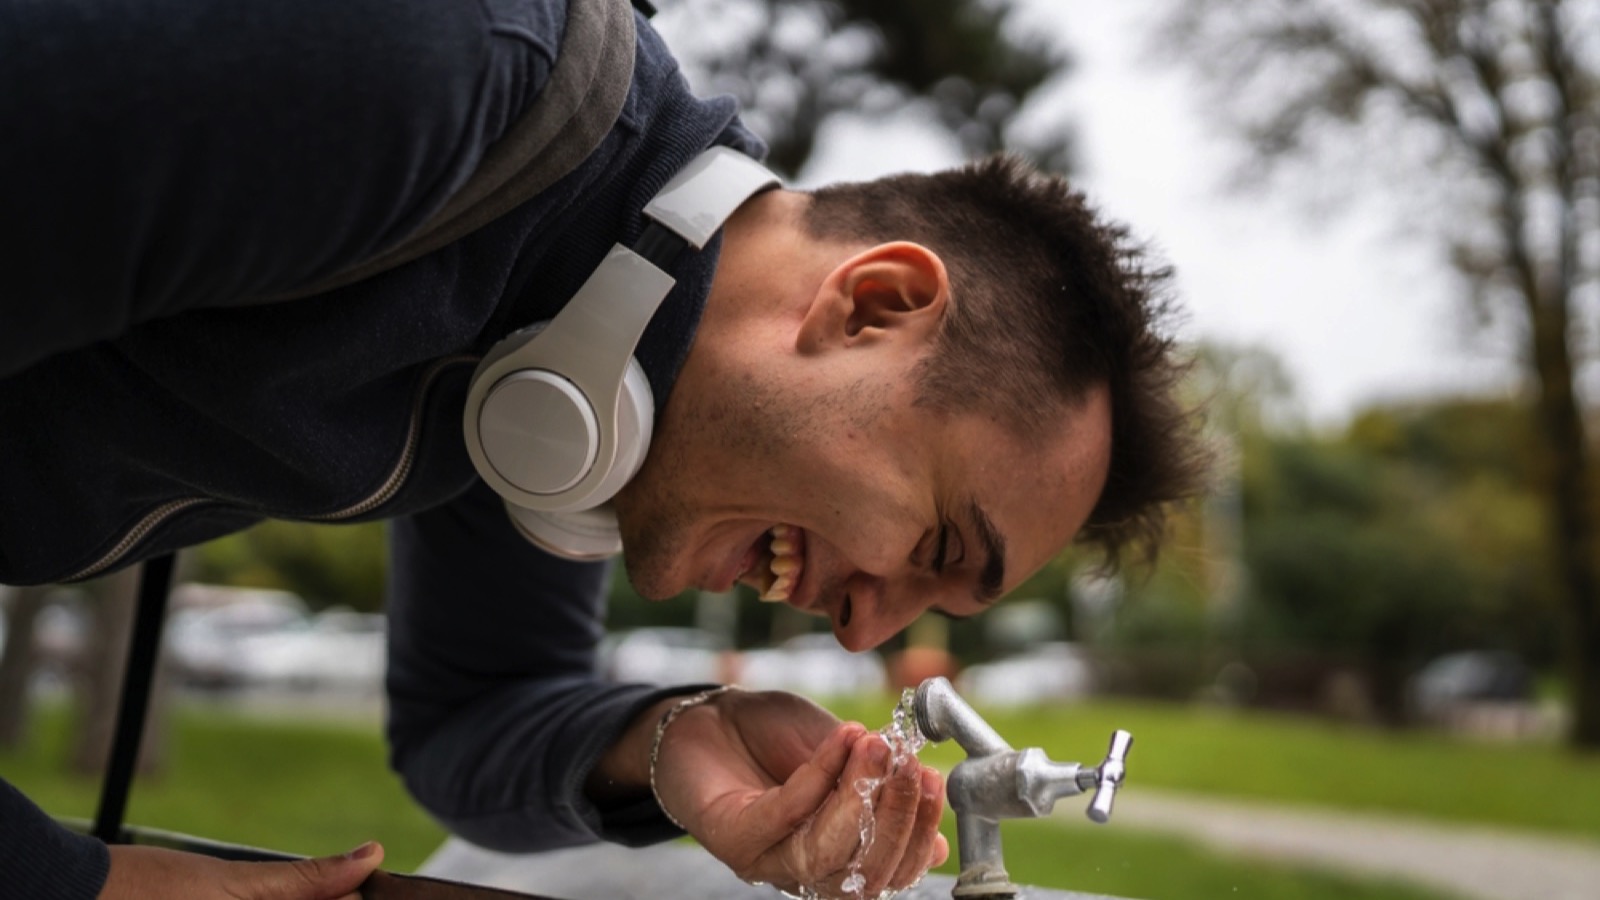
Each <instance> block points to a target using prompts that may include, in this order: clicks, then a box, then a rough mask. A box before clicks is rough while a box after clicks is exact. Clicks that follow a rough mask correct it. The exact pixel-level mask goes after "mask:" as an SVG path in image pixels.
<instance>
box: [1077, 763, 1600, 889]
mask: <svg viewBox="0 0 1600 900" xmlns="http://www.w3.org/2000/svg"><path fill="white" fill-rule="evenodd" d="M1528 802H1530V803H1537V802H1538V798H1536V797H1530V798H1529V800H1528ZM1595 802H1597V803H1600V798H1596V800H1595ZM1063 807H1066V811H1065V812H1064V811H1063V810H1062V809H1061V808H1058V809H1057V813H1056V815H1057V816H1058V817H1062V818H1069V819H1075V820H1080V821H1081V820H1082V811H1081V810H1079V809H1077V808H1076V807H1071V806H1070V805H1068V804H1063ZM1114 821H1115V824H1116V825H1120V826H1122V827H1127V828H1140V829H1146V830H1151V831H1162V832H1168V833H1173V834H1178V835H1182V836H1185V837H1188V838H1191V839H1193V840H1196V841H1199V842H1201V843H1203V844H1206V845H1208V846H1211V847H1213V848H1216V849H1219V850H1225V851H1229V852H1238V853H1243V854H1249V855H1253V856H1259V857H1269V858H1275V859H1280V860H1285V861H1293V862H1298V863H1310V864H1315V865H1320V866H1325V867H1327V868H1330V869H1335V870H1338V871H1341V872H1349V873H1352V874H1355V873H1361V874H1371V875H1383V876H1393V877H1399V878H1405V879H1409V880H1411V881H1413V882H1416V883H1419V884H1423V885H1427V886H1430V887H1434V888H1440V889H1443V890H1445V891H1448V892H1450V893H1453V894H1455V895H1457V896H1460V897H1463V898H1470V900H1600V835H1597V836H1596V839H1595V840H1594V841H1582V840H1578V839H1574V838H1562V837H1551V836H1546V835H1543V834H1539V833H1533V832H1526V831H1510V830H1505V829H1498V828H1488V827H1473V826H1453V825H1442V824H1439V823H1436V822H1433V821H1422V820H1417V819H1408V818H1402V817H1398V816H1376V815H1361V814H1353V813H1337V812H1329V811H1327V810H1325V809H1305V808H1299V807H1284V806H1272V805H1254V804H1246V803H1241V802H1236V801H1223V800H1213V799H1205V798H1201V797H1197V796H1192V795H1186V794H1179V793H1168V792H1164V791H1158V790H1152V789H1150V788H1144V787H1139V788H1137V789H1135V786H1134V785H1129V790H1127V791H1125V792H1124V793H1123V794H1122V796H1119V797H1118V798H1117V811H1116V818H1115V820H1114ZM1084 825H1085V827H1095V826H1090V825H1088V823H1084Z"/></svg>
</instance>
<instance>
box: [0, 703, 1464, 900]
mask: <svg viewBox="0 0 1600 900" xmlns="http://www.w3.org/2000/svg"><path fill="white" fill-rule="evenodd" d="M859 708H860V709H861V711H862V714H863V715H864V716H865V717H866V718H867V719H868V720H869V721H871V722H872V723H874V724H876V723H877V721H878V720H879V719H883V718H886V717H887V716H886V711H887V710H888V709H889V707H888V705H887V700H885V701H883V702H882V703H880V702H878V701H877V700H873V701H868V702H864V703H862V704H860V707H859ZM876 709H882V710H884V711H885V713H884V714H877V713H873V712H872V711H873V710H876ZM1093 709H1094V715H1095V716H1096V717H1099V716H1101V715H1111V716H1112V718H1115V719H1117V720H1118V721H1129V723H1130V724H1131V725H1133V727H1134V728H1135V729H1143V731H1144V732H1147V733H1152V734H1153V733H1168V732H1172V733H1177V732H1181V731H1184V728H1182V727H1180V726H1179V724H1178V723H1182V722H1186V721H1187V716H1188V714H1187V713H1185V712H1184V711H1181V710H1167V711H1165V715H1164V716H1163V715H1161V711H1160V710H1155V709H1152V710H1147V711H1146V712H1145V714H1144V715H1145V716H1146V718H1144V719H1140V720H1139V721H1131V720H1130V718H1131V717H1128V716H1126V715H1124V714H1123V713H1122V711H1121V708H1116V709H1110V710H1106V709H1100V708H1098V707H1095V708H1093ZM1088 712H1089V710H1088V709H1085V710H1080V711H1079V712H1078V713H1076V714H1074V715H1072V716H1069V717H1068V718H1071V719H1072V720H1073V721H1074V724H1073V727H1072V729H1070V731H1069V732H1068V733H1063V734H1060V735H1056V734H1054V732H1049V733H1048V734H1046V732H1035V731H1029V730H1027V729H1029V728H1042V727H1044V725H1045V723H1046V722H1047V721H1048V720H1049V719H1050V718H1052V717H1051V716H1043V715H1040V714H1035V715H1032V716H1024V717H1022V719H1019V720H1018V721H1016V722H1012V721H1009V720H1005V719H1002V718H1001V717H998V716H996V717H995V718H994V721H995V724H996V725H997V727H999V728H1000V729H1001V731H1002V733H1005V734H1008V735H1011V736H1013V737H1016V738H1017V739H1018V740H1023V739H1025V738H1024V737H1023V736H1024V735H1028V734H1033V733H1039V734H1041V735H1044V736H1045V737H1046V738H1047V739H1045V740H1044V741H1043V743H1044V745H1045V746H1050V747H1056V746H1065V747H1074V748H1075V747H1079V746H1081V745H1082V744H1081V742H1082V741H1089V743H1088V744H1087V747H1088V748H1090V749H1093V748H1095V747H1097V746H1098V743H1099V740H1100V738H1099V737H1090V736H1092V735H1094V734H1095V728H1093V727H1090V726H1089V725H1086V724H1084V723H1082V722H1080V721H1078V720H1079V719H1080V718H1083V717H1085V716H1086V715H1087V713H1088ZM869 713H870V714H869ZM1024 720H1025V721H1026V726H1025V725H1024ZM1197 721H1201V722H1204V721H1205V720H1204V719H1200V720H1197ZM1158 723H1164V724H1160V726H1159V728H1158V727H1157V725H1158ZM174 724H175V728H174V731H173V733H172V735H171V738H170V741H171V743H170V753H171V756H170V760H169V767H168V769H167V770H166V771H165V772H164V773H163V774H162V775H161V777H159V778H151V779H141V780H140V781H139V782H138V783H137V784H136V786H135V789H134V792H133V796H132V800H131V802H130V805H129V814H128V820H129V821H130V822H134V823H137V824H140V825H147V826H154V827H158V828H164V829H169V830H173V831H179V832H183V833H187V834H192V835H198V836H202V837H206V838H209V839H212V840H220V841H228V842H235V843H242V844H246V845H250V846H256V847H264V848H269V849H274V850H281V851H285V852H292V853H304V854H324V853H333V852H340V851H343V850H345V849H348V848H349V847H352V846H354V845H356V844H357V843H359V842H361V841H363V840H367V839H369V838H377V839H379V840H381V841H383V842H384V844H385V846H386V849H387V851H388V861H387V863H386V867H387V868H390V869H393V870H396V871H410V870H412V869H414V868H416V867H417V866H418V865H420V864H421V862H422V861H423V860H424V859H426V858H427V856H428V854H429V853H431V852H432V851H433V849H434V848H436V847H437V846H438V844H439V843H440V842H441V841H442V840H444V837H445V833H444V831H443V830H442V829H440V828H439V827H438V826H437V825H435V824H434V823H433V822H431V821H430V820H429V819H428V817H427V816H426V815H425V814H424V813H422V812H421V811H420V810H418V809H417V807H416V806H415V805H414V804H413V803H412V801H411V800H410V799H409V798H408V797H407V796H406V794H405V792H404V789H403V788H402V787H401V786H400V783H399V781H398V780H397V779H396V778H395V776H393V775H392V774H391V773H390V772H389V771H388V769H387V767H386V766H385V764H384V749H383V744H382V740H381V738H380V736H379V735H378V733H377V731H376V729H375V728H373V727H372V726H370V725H366V726H362V727H354V726H349V725H337V724H326V723H320V724H319V723H296V722H285V721H279V720H263V719H257V718H248V717H242V716H239V715H234V714H226V713H221V714H219V713H217V712H215V711H211V710H207V711H197V710H182V709H180V710H179V711H178V713H177V715H176V716H175V722H174ZM1236 725H1237V723H1236ZM67 728H68V722H67V716H66V715H65V713H64V711H62V710H60V709H46V710H44V711H42V713H41V715H40V716H39V717H38V719H37V720H36V728H35V735H34V740H33V741H32V742H31V743H30V744H29V745H28V747H26V748H25V749H24V750H23V751H21V752H19V753H14V754H7V755H0V776H4V777H5V778H6V779H8V780H10V781H11V782H13V783H14V784H16V785H17V786H18V787H19V788H21V789H22V790H23V791H25V792H26V793H28V794H29V795H30V796H31V797H33V798H34V800H35V801H36V802H38V803H39V804H40V805H41V806H43V807H44V808H45V809H47V810H49V811H50V812H52V813H54V814H56V815H62V816H72V817H79V818H91V817H92V816H93V814H94V808H95V804H96V802H97V797H98V790H99V784H98V782H97V781H94V780H81V779H75V778H72V777H70V776H68V775H67V774H66V773H65V772H64V770H63V766H62V765H61V760H63V759H64V758H65V756H66V750H65V747H66V744H67V740H66V737H67V735H66V731H67ZM1080 729H1081V730H1082V731H1083V733H1084V735H1085V736H1084V737H1080V736H1079V734H1078V732H1079V730H1080ZM1203 730H1204V729H1202V731H1203ZM1173 739H1174V740H1178V739H1181V738H1177V737H1175V738H1173ZM1328 739H1329V740H1332V741H1334V742H1335V743H1338V742H1340V741H1343V740H1345V739H1346V736H1343V735H1339V734H1337V733H1333V734H1330V735H1329V737H1328ZM1149 743H1155V741H1150V742H1149ZM932 749H933V750H934V751H936V752H935V753H934V755H935V756H938V755H940V754H941V753H944V750H943V749H942V748H932ZM1139 749H1140V750H1141V751H1145V750H1148V749H1149V748H1148V747H1147V746H1141V747H1140V748H1139ZM1056 755H1058V756H1061V755H1065V754H1064V753H1057V754H1056ZM1149 755H1150V756H1151V757H1158V754H1156V753H1150V754H1149ZM947 761H948V762H953V761H954V758H953V757H951V758H949V759H948V760H947ZM1141 762H1142V760H1141ZM1135 772H1136V773H1139V774H1142V772H1141V770H1138V769H1136V770H1135ZM1130 789H1133V788H1130ZM945 826H946V834H949V835H953V833H954V830H953V821H951V820H949V819H947V821H946V823H945ZM1004 840H1005V846H1006V851H1007V852H1006V858H1007V862H1008V865H1009V866H1010V869H1011V873H1012V875H1013V877H1014V878H1015V879H1016V880H1017V881H1019V882H1021V883H1027V884H1037V885H1042V886H1047V887H1057V888H1068V889H1072V890H1078V891H1086V892H1097V893H1108V894H1112V895H1117V896H1123V897H1136V898H1144V900H1163V898H1197V897H1221V896H1227V897H1238V898H1246V900H1248V898H1261V900H1441V895H1439V894H1434V893H1429V892H1426V891H1423V890H1420V889H1415V888H1410V887H1407V886H1404V885H1398V884H1389V883H1382V882H1375V881H1370V880H1363V879H1355V878H1348V877H1341V876H1338V875H1334V874H1329V873H1324V872H1318V871H1315V870H1309V869H1305V868H1300V867H1294V866H1288V865H1277V864H1267V863H1259V862H1256V861H1250V860H1242V859H1236V858H1231V857H1226V856H1220V855H1218V854H1215V853H1212V852H1210V851H1207V850H1204V849H1201V848H1199V847H1197V846H1195V845H1193V844H1190V843H1187V842H1185V841H1183V840H1181V839H1177V838H1170V837H1165V836H1152V835H1147V834H1141V833H1138V832H1133V831H1129V830H1126V829H1123V830H1119V829H1116V828H1091V827H1087V826H1076V825H1072V824H1064V823H1062V822H1059V821H1032V822H1009V823H1007V824H1006V826H1005V838H1004ZM946 870H947V871H950V872H952V873H953V871H954V865H953V864H950V865H947V866H946Z"/></svg>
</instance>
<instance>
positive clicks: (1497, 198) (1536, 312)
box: [1166, 0, 1600, 749]
mask: <svg viewBox="0 0 1600 900" xmlns="http://www.w3.org/2000/svg"><path fill="white" fill-rule="evenodd" d="M1166 34H1167V36H1168V39H1169V40H1170V42H1171V43H1172V45H1173V46H1175V47H1176V48H1177V49H1178V50H1179V51H1180V53H1181V55H1182V56H1184V57H1185V58H1187V59H1189V60H1191V61H1193V62H1194V63H1195V64H1196V66H1197V67H1198V69H1199V71H1201V72H1202V73H1203V75H1204V76H1205V77H1206V80H1207V82H1208V83H1209V84H1210V86H1212V87H1213V88H1214V89H1216V95H1215V100H1216V103H1215V107H1214V108H1215V109H1217V110H1219V111H1222V113H1223V115H1225V116H1226V117H1227V118H1229V119H1230V120H1231V124H1232V125H1233V126H1234V127H1235V128H1236V129H1237V130H1238V131H1239V132H1240V133H1241V134H1242V135H1243V136H1244V137H1245V138H1246V139H1247V140H1248V143H1249V145H1250V146H1251V148H1252V149H1253V155H1254V158H1255V160H1256V161H1257V162H1258V163H1260V164H1261V169H1262V171H1264V172H1268V173H1271V172H1275V171H1278V170H1280V169H1281V164H1284V163H1290V162H1294V163H1305V162H1307V161H1308V160H1310V159H1312V158H1313V157H1314V156H1315V154H1316V152H1317V151H1323V150H1328V149H1330V148H1336V147H1339V146H1343V147H1349V146H1350V145H1351V143H1352V141H1355V142H1359V141H1360V140H1361V139H1363V138H1365V139H1367V140H1368V141H1370V144H1371V146H1370V147H1369V148H1368V149H1372V148H1376V147H1378V146H1379V145H1380V143H1381V148H1379V149H1380V150H1381V154H1382V156H1381V157H1379V156H1378V155H1376V154H1374V155H1373V156H1372V157H1370V158H1369V160H1368V161H1370V159H1371V158H1383V159H1384V160H1385V161H1386V162H1387V161H1389V160H1390V159H1392V158H1394V157H1396V156H1404V155H1405V154H1406V153H1408V152H1409V153H1413V154H1415V156H1416V158H1415V159H1413V160H1411V161H1410V162H1412V163H1413V164H1420V165H1418V166H1417V168H1415V169H1414V170H1409V177H1410V178H1411V181H1410V182H1409V184H1410V185H1412V188H1411V191H1410V192H1411V193H1414V194H1420V193H1421V192H1423V191H1424V190H1432V191H1433V192H1434V198H1435V200H1436V201H1437V202H1438V203H1439V204H1440V205H1439V206H1438V207H1437V210H1438V211H1439V212H1441V213H1443V214H1442V215H1439V216H1437V220H1436V221H1435V223H1434V225H1433V229H1434V232H1435V234H1436V235H1437V237H1438V239H1439V240H1441V241H1442V242H1443V243H1444V246H1445V247H1446V248H1447V249H1448V250H1449V258H1450V259H1451V261H1452V264H1453V266H1454V269H1455V271H1456V272H1457V273H1459V275H1460V276H1461V278H1462V280H1463V283H1464V284H1465V285H1466V286H1467V287H1468V289H1469V290H1468V293H1469V295H1470V297H1471V298H1472V299H1473V301H1474V302H1475V303H1476V305H1477V308H1478V310H1479V311H1480V312H1481V313H1483V314H1485V315H1486V316H1487V317H1489V318H1491V319H1493V320H1496V321H1498V322H1500V323H1502V324H1505V325H1508V326H1509V327H1512V328H1514V329H1516V330H1517V331H1518V333H1519V334H1520V337H1519V340H1520V344H1521V355H1522V357H1523V359H1522V362H1523V363H1524V365H1525V371H1526V374H1527V376H1528V379H1529V383H1530V393H1531V395H1532V397H1531V404H1532V407H1533V410H1534V417H1533V418H1534V421H1535V422H1536V423H1537V424H1536V428H1537V430H1538V434H1539V436H1540V442H1539V444H1540V446H1539V451H1540V455H1541V458H1540V461H1539V473H1540V475H1539V477H1540V482H1541V488H1542V491H1543V496H1544V498H1545V504H1546V507H1547V516H1548V518H1549V521H1550V529H1551V534H1552V540H1551V548H1552V559H1551V565H1552V568H1553V570H1554V571H1555V572H1556V573H1557V577H1558V581H1559V585H1560V592H1561V594H1562V596H1563V607H1564V609H1565V614H1566V617H1567V620H1568V621H1567V627H1566V633H1567V637H1568V642H1567V648H1566V659H1567V664H1566V668H1567V673H1568V680H1569V685H1570V691H1571V695H1572V709H1573V722H1572V729H1571V733H1570V738H1571V741H1572V742H1573V744H1574V745H1575V746H1579V747H1584V748H1590V749H1596V748H1600V552H1597V545H1596V541H1597V540H1600V534H1597V518H1596V514H1595V506H1594V503H1593V502H1592V500H1591V498H1592V497H1593V496H1594V491H1595V488H1596V484H1595V471H1594V463H1593V457H1592V454H1591V452H1590V440H1589V438H1588V436H1587V435H1586V432H1585V423H1584V411H1583V409H1582V408H1581V406H1580V402H1579V397H1578V393H1577V391H1576V389H1575V384H1576V381H1577V378H1578V375H1579V373H1580V370H1581V367H1582V365H1583V364H1584V363H1586V362H1589V361H1592V359H1593V349H1592V347H1591V346H1589V344H1590V342H1591V340H1592V339H1589V340H1586V336H1585V334H1584V332H1583V331H1582V329H1581V328H1580V327H1579V322H1580V321H1581V320H1583V319H1584V318H1585V317H1587V316H1592V315H1593V314H1594V313H1595V311H1596V310H1595V307H1596V303H1595V300H1596V295H1597V292H1600V252H1596V249H1595V248H1596V247H1600V3H1597V2H1596V0H1190V2H1185V3H1182V4H1175V5H1174V6H1173V12H1172V15H1171V18H1170V20H1169V22H1168V28H1167V29H1166ZM1405 212H1407V213H1410V212H1411V210H1406V211H1405Z"/></svg>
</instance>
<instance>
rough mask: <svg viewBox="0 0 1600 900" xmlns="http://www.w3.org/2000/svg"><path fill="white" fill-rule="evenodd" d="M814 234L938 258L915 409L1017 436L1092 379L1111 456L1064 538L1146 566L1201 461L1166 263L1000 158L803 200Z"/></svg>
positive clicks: (1072, 194)
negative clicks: (1081, 519)
mask: <svg viewBox="0 0 1600 900" xmlns="http://www.w3.org/2000/svg"><path fill="white" fill-rule="evenodd" d="M811 199H812V202H811V203H810V205H809V207H808V210H807V213H806V218H805V227H806V230H807V231H808V233H809V234H811V235H812V236H813V237H816V238H819V239H835V240H852V241H853V240H862V239H865V240H871V241H888V240H908V241H915V242H917V243H919V244H922V245H924V246H926V247H928V248H929V249H931V250H933V251H934V252H935V253H937V254H939V256H940V257H941V258H942V259H943V260H944V262H945V266H946V268H947V270H948V271H949V273H950V286H951V287H950V289H951V297H952V302H951V304H950V309H949V311H948V313H947V314H946V316H945V319H944V321H943V324H942V326H941V328H940V332H939V334H938V336H937V339H936V343H935V349H934V352H933V353H931V354H929V356H928V357H927V358H926V359H924V360H923V362H922V364H921V366H920V368H919V370H918V374H917V380H918V400H917V402H918V403H925V404H928V405H930V406H934V407H938V408H944V409H949V410H952V411H962V410H972V409H977V408H984V409H988V410H992V411H994V412H995V413H997V414H998V415H999V416H1000V417H1001V419H1002V421H1004V422H1006V423H1008V424H1009V425H1010V426H1011V427H1012V429H1013V430H1014V431H1016V432H1017V433H1018V434H1020V435H1023V436H1025V437H1031V436H1036V435H1037V434H1038V433H1039V432H1040V430H1041V427H1040V420H1041V419H1042V418H1043V417H1044V416H1045V415H1047V414H1048V412H1049V411H1050V410H1055V409H1060V408H1061V407H1062V405H1063V403H1065V404H1066V405H1068V406H1075V405H1077V404H1078V403H1080V402H1082V401H1083V399H1084V398H1085V396H1086V392H1087V391H1088V390H1089V389H1090V388H1092V387H1094V386H1097V385H1102V384H1103V385H1105V386H1106V387H1107V388H1108V389H1109V392H1110V396H1111V419H1112V426H1111V429H1112V430H1111V443H1112V449H1111V464H1110V472H1109V473H1108V476H1107V480H1106V486H1105V489H1104V490H1103V491H1102V492H1101V495H1100V498H1099V500H1098V501H1097V502H1096V504H1095V506H1094V509H1093V511H1092V512H1091V513H1090V515H1089V519H1088V521H1087V522H1086V523H1085V525H1084V528H1083V529H1082V531H1080V532H1079V534H1078V537H1077V541H1078V542H1079V543H1087V544H1091V545H1095V546H1098V547H1099V548H1100V549H1101V550H1102V551H1103V552H1104V554H1105V563H1106V567H1107V568H1108V569H1115V568H1116V567H1117V566H1118V564H1119V563H1120V562H1121V559H1122V555H1123V553H1124V551H1125V550H1126V549H1127V548H1129V547H1130V546H1134V547H1137V548H1139V549H1140V550H1141V551H1142V555H1143V557H1144V559H1145V561H1147V562H1152V561H1154V559H1155V556H1156V552H1157V550H1158V548H1159V546H1160V543H1161V540H1162V538H1163V537H1164V536H1165V532H1166V520H1167V513H1168V507H1169V506H1171V505H1172V504H1173V503H1176V502H1178V501H1181V500H1184V499H1187V498H1190V497H1194V496H1196V495H1198V494H1199V493H1201V492H1202V490H1203V489H1204V484H1205V479H1206V473H1207V470H1208V469H1209V466H1210V458H1211V454H1210V452H1209V451H1208V450H1207V447H1206V445H1205V444H1204V442H1203V441H1202V439H1201V432H1200V427H1199V424H1200V423H1199V414H1198V410H1197V409H1195V408H1192V407H1190V406H1188V405H1186V404H1185V403H1184V401H1183V399H1182V398H1181V397H1180V396H1179V387H1180V382H1181V381H1182V379H1183V377H1184V375H1185V373H1186V372H1187V370H1188V361H1187V359H1186V358H1184V357H1182V356H1181V355H1180V354H1179V352H1178V348H1177V345H1176V342H1175V339H1174V337H1173V336H1172V335H1171V333H1170V331H1169V330H1168V329H1169V327H1170V325H1171V324H1172V323H1171V321H1170V320H1171V319H1172V318H1173V315H1174V313H1175V306H1174V304H1173V302H1172V300H1171V296H1170V293H1169V285H1170V283H1171V278H1172V273H1171V269H1170V268H1168V267H1166V266H1164V265H1157V264H1154V263H1152V262H1151V261H1150V260H1149V254H1148V253H1147V251H1146V249H1145V248H1144V247H1143V246H1141V245H1140V244H1138V243H1136V242H1135V241H1133V240H1132V239H1131V238H1130V236H1129V232H1128V229H1127V228H1126V227H1125V226H1123V225H1121V224H1119V223H1116V222H1111V221H1107V220H1104V219H1102V218H1101V217H1100V216H1099V215H1098V213H1097V212H1096V211H1095V210H1094V209H1093V208H1092V207H1090V205H1089V203H1088V201H1087V200H1086V199H1085V197H1084V196H1083V194H1081V193H1079V192H1077V191H1074V190H1073V189H1072V188H1071V186H1070V185H1069V184H1068V183H1067V181H1066V180H1065V179H1063V178H1060V177H1056V176H1051V175H1045V174H1042V173H1040V172H1038V171H1037V170H1035V169H1034V168H1033V167H1032V166H1030V165H1029V164H1028V163H1026V162H1024V161H1022V160H1021V159H1018V158H1017V157H1014V156H1010V155H1005V154H1001V155H996V156H991V157H989V158H987V159H984V160H981V161H978V162H974V163H971V164H968V165H966V166H962V167H960V168H956V169H952V170H949V171H945V172H938V173H934V174H906V175H893V176H889V177H886V178H880V179H878V180H876V181H870V182H859V183H847V184H836V185H831V186H829V187H825V188H821V189H819V190H817V191H814V192H813V193H812V194H811Z"/></svg>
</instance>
